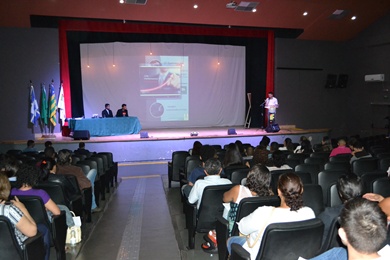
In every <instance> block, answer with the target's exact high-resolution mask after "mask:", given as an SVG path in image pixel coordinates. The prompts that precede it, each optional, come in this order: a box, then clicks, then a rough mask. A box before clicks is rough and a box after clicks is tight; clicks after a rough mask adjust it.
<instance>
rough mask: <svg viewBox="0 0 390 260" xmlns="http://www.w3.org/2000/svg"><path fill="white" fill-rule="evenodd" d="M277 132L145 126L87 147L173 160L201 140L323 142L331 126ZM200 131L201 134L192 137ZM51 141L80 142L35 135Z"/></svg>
mask: <svg viewBox="0 0 390 260" xmlns="http://www.w3.org/2000/svg"><path fill="white" fill-rule="evenodd" d="M232 128H234V129H235V131H236V133H237V134H236V135H228V129H232ZM280 128H281V130H280V131H279V132H277V133H267V132H266V131H265V130H264V129H259V128H249V129H247V128H243V127H242V126H240V127H213V128H191V129H142V130H141V132H147V134H148V136H149V137H148V138H140V134H132V135H119V136H102V137H91V138H90V139H89V140H85V141H83V142H85V143H86V149H88V150H90V151H96V152H104V151H110V152H112V153H113V154H114V160H115V161H117V162H137V161H159V160H170V159H171V155H172V152H173V151H178V150H188V149H190V148H191V147H192V144H193V142H194V141H196V140H199V141H200V142H201V143H202V144H212V145H214V144H219V145H221V146H222V147H223V146H224V145H225V144H228V143H231V142H235V141H236V140H240V141H241V142H243V143H250V144H251V145H253V146H257V145H258V144H259V142H260V140H261V138H262V136H264V135H267V136H269V137H270V138H271V141H272V142H273V141H275V142H278V143H283V140H284V139H285V138H287V137H289V138H291V139H292V140H293V142H299V138H300V137H301V136H302V135H305V136H311V137H312V143H313V144H316V143H320V142H321V139H322V137H323V136H324V135H329V131H330V129H299V128H296V127H295V126H280ZM193 132H197V133H198V136H191V133H193ZM48 140H50V141H51V142H53V146H54V148H55V149H56V151H58V150H60V149H70V150H75V149H77V148H78V143H79V142H80V141H78V140H73V138H71V137H64V136H62V135H61V134H56V135H54V136H53V138H42V137H41V135H36V139H35V143H36V145H35V147H36V149H37V150H39V151H40V150H43V149H44V143H45V142H46V141H48ZM26 142H27V140H8V141H2V142H1V149H0V152H2V153H5V152H6V151H7V150H9V149H21V150H22V149H24V148H25V147H26Z"/></svg>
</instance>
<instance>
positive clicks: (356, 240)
mask: <svg viewBox="0 0 390 260" xmlns="http://www.w3.org/2000/svg"><path fill="white" fill-rule="evenodd" d="M339 222H340V228H339V236H340V238H341V241H342V242H343V243H344V244H345V245H346V246H347V247H348V251H349V250H350V247H352V248H353V249H354V250H355V251H357V252H358V253H360V254H364V255H369V254H376V252H377V251H378V250H379V249H381V247H382V246H383V243H384V241H385V240H386V235H387V218H386V214H385V213H384V212H383V211H382V210H381V209H380V207H379V206H378V203H377V202H374V201H369V200H366V199H363V198H354V199H352V200H350V201H348V202H347V203H345V205H344V208H343V209H342V210H341V214H340V217H339Z"/></svg>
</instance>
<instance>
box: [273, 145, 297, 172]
mask: <svg viewBox="0 0 390 260" xmlns="http://www.w3.org/2000/svg"><path fill="white" fill-rule="evenodd" d="M267 168H268V170H269V171H277V170H290V169H292V168H291V167H290V166H289V165H288V164H286V155H285V154H284V153H283V152H282V151H279V150H278V151H275V152H274V153H273V154H272V158H271V160H269V161H268V164H267Z"/></svg>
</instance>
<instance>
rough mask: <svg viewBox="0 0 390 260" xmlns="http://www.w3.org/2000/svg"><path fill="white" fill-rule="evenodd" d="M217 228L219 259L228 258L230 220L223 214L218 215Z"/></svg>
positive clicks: (224, 259)
mask: <svg viewBox="0 0 390 260" xmlns="http://www.w3.org/2000/svg"><path fill="white" fill-rule="evenodd" d="M215 230H216V232H217V242H218V259H219V260H226V259H227V257H228V255H229V253H228V250H227V246H226V242H227V239H228V238H229V221H227V220H226V219H225V218H223V217H222V216H217V220H216V227H215Z"/></svg>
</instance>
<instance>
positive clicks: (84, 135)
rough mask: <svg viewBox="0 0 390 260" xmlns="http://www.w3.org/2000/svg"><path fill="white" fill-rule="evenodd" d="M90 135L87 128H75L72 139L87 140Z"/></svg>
mask: <svg viewBox="0 0 390 260" xmlns="http://www.w3.org/2000/svg"><path fill="white" fill-rule="evenodd" d="M90 137H91V135H90V134H89V131H88V130H76V131H74V132H73V139H74V140H89V138H90Z"/></svg>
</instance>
